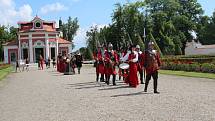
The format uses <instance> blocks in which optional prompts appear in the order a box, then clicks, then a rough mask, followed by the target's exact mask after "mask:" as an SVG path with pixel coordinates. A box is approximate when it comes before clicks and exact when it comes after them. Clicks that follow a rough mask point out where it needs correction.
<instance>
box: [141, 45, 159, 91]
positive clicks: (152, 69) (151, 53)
mask: <svg viewBox="0 0 215 121" xmlns="http://www.w3.org/2000/svg"><path fill="white" fill-rule="evenodd" d="M142 59H143V65H144V67H145V69H146V82H145V89H144V92H147V87H148V84H149V81H150V80H151V77H152V78H153V80H154V83H153V84H154V93H157V94H159V92H158V91H157V84H158V82H157V81H158V70H159V67H160V65H161V61H160V54H159V53H158V52H157V50H155V49H154V42H149V44H148V49H147V50H146V51H145V53H144V57H143V58H142Z"/></svg>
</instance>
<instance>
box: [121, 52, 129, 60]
mask: <svg viewBox="0 0 215 121" xmlns="http://www.w3.org/2000/svg"><path fill="white" fill-rule="evenodd" d="M130 53H131V51H127V53H126V55H125V56H122V57H121V58H120V60H121V61H122V62H125V61H127V60H128V56H129V54H130Z"/></svg>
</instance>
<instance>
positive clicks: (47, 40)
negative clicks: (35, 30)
mask: <svg viewBox="0 0 215 121" xmlns="http://www.w3.org/2000/svg"><path fill="white" fill-rule="evenodd" d="M45 42H46V59H48V58H49V39H48V34H47V33H46V37H45Z"/></svg>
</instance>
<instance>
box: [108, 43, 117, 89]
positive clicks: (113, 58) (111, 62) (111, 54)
mask: <svg viewBox="0 0 215 121" xmlns="http://www.w3.org/2000/svg"><path fill="white" fill-rule="evenodd" d="M108 48H109V50H108V51H106V52H105V74H106V83H107V85H109V81H110V75H113V85H116V69H115V66H116V65H117V63H118V57H117V53H116V52H115V51H114V50H113V45H112V44H109V45H108Z"/></svg>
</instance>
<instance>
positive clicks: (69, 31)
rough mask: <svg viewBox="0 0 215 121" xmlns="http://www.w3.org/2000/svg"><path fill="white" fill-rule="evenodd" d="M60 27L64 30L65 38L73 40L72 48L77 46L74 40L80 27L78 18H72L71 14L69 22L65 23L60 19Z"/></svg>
mask: <svg viewBox="0 0 215 121" xmlns="http://www.w3.org/2000/svg"><path fill="white" fill-rule="evenodd" d="M59 24H60V25H59V28H60V30H61V31H62V32H63V39H66V40H68V41H70V42H72V48H74V47H75V45H74V43H73V40H74V37H75V35H76V33H77V31H78V29H79V23H78V18H77V17H76V18H74V19H73V18H71V17H70V16H69V18H68V20H67V23H63V22H62V21H61V20H60V21H59Z"/></svg>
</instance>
